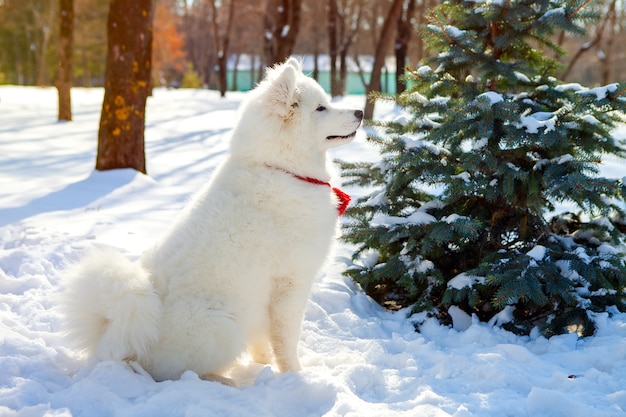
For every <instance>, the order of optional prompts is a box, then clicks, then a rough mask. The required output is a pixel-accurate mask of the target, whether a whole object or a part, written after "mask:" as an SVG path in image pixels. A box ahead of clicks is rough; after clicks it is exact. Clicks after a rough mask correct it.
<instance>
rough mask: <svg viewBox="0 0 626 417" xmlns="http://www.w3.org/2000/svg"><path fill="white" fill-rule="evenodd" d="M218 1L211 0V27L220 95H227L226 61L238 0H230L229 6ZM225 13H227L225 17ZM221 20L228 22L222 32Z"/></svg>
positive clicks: (223, 26)
mask: <svg viewBox="0 0 626 417" xmlns="http://www.w3.org/2000/svg"><path fill="white" fill-rule="evenodd" d="M216 3H217V1H216V0H211V11H212V16H211V27H212V28H213V43H214V44H215V49H216V52H217V68H218V79H219V88H220V96H222V97H225V96H226V90H227V89H228V78H227V77H226V75H227V74H226V73H227V68H226V63H227V61H228V46H229V45H230V33H231V30H232V27H233V19H234V18H235V3H236V0H229V2H228V6H226V5H225V4H224V2H220V3H221V5H220V6H219V7H218V6H217V5H216ZM218 9H219V13H218ZM224 14H226V16H225V17H224ZM220 20H225V21H226V24H225V25H222V31H221V32H222V33H220V25H219V23H218V22H220Z"/></svg>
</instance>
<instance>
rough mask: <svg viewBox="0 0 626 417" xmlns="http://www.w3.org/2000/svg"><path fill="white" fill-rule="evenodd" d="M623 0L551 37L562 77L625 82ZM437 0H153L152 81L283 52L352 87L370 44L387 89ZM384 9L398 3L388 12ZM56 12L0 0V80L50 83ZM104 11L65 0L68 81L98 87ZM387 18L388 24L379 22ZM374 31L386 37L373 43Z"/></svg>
mask: <svg viewBox="0 0 626 417" xmlns="http://www.w3.org/2000/svg"><path fill="white" fill-rule="evenodd" d="M129 1H132V0H129ZM625 2H626V1H625V0H620V1H617V0H612V1H604V0H601V1H595V2H589V1H587V2H585V3H590V4H589V6H590V7H594V8H596V9H597V10H598V11H599V12H600V14H601V19H600V20H599V21H598V22H597V23H593V24H590V26H589V27H588V33H587V35H586V36H585V37H584V38H579V37H575V36H572V35H569V34H567V33H563V34H559V35H557V36H558V38H557V39H555V40H556V41H557V42H558V43H559V44H560V45H562V46H563V48H565V49H566V50H567V51H568V54H567V55H566V56H564V57H563V58H561V62H562V64H563V72H562V77H561V78H562V79H563V80H565V81H572V82H579V83H582V84H584V85H596V84H607V83H609V82H611V81H615V80H624V79H626V28H625V25H626V19H625V10H624V6H625ZM398 3H399V4H398ZM437 3H438V1H436V0H155V2H154V4H153V7H152V12H153V17H154V26H153V28H154V29H153V31H154V32H153V35H154V38H153V64H152V83H153V85H154V86H159V85H164V86H168V87H205V88H212V89H220V79H219V78H220V77H219V75H218V74H219V73H220V71H219V67H220V60H222V64H223V65H225V66H226V68H227V71H226V72H225V74H226V78H227V81H226V86H225V88H226V89H227V90H248V89H250V88H252V87H253V86H254V85H255V84H256V83H257V82H258V81H259V79H260V77H262V75H263V71H264V68H265V67H266V66H267V65H271V64H273V63H274V62H277V61H280V60H282V59H283V58H284V56H283V55H284V54H291V53H293V54H298V55H303V56H305V66H306V69H307V71H309V72H310V73H311V74H312V76H314V77H315V78H316V79H318V80H319V81H320V83H322V85H324V86H325V88H327V89H328V91H329V92H331V93H332V94H333V95H340V94H343V93H362V92H364V91H365V85H366V84H367V83H368V82H369V77H370V73H371V69H372V63H373V60H374V56H375V55H376V53H377V48H378V49H380V48H382V49H383V53H384V55H385V56H386V59H385V60H384V64H383V66H382V70H381V71H382V75H381V79H382V82H381V87H380V88H381V89H382V90H384V91H389V92H392V93H393V92H395V91H396V88H397V87H396V81H395V74H396V73H398V70H397V68H399V69H400V70H399V71H400V73H401V72H402V68H404V66H405V65H410V66H416V65H417V63H418V62H419V60H420V59H421V58H423V57H424V54H425V53H427V52H426V51H424V48H423V45H422V42H421V39H420V38H419V37H418V36H417V34H416V33H415V31H414V29H413V27H414V26H415V25H418V24H421V23H423V22H424V16H426V14H427V11H428V10H429V9H430V8H432V7H433V6H435V5H436V4H437ZM394 6H398V7H397V9H398V10H399V12H397V13H395V14H394V13H392V11H393V9H394ZM59 10H60V8H59V2H58V1H54V0H0V84H2V83H4V84H7V83H8V84H18V85H38V86H45V85H53V84H54V81H55V78H56V76H57V72H58V67H59V62H58V61H59V58H58V57H59V41H58V38H59V20H60V11H59ZM108 10H109V1H106V0H74V45H73V56H74V59H73V74H72V84H73V85H74V86H83V87H92V86H102V85H103V84H104V78H105V77H104V75H105V66H106V53H107V50H106V48H107V34H106V22H107V13H108ZM388 20H393V22H387V24H385V23H386V21H388ZM384 36H387V37H388V38H390V39H389V42H382V43H381V40H382V39H383V38H384ZM392 40H393V41H392ZM278 41H280V42H278ZM394 45H395V48H394ZM379 46H380V48H379ZM333 58H334V59H333ZM396 62H398V63H399V65H396ZM331 80H333V81H331ZM398 88H401V87H398Z"/></svg>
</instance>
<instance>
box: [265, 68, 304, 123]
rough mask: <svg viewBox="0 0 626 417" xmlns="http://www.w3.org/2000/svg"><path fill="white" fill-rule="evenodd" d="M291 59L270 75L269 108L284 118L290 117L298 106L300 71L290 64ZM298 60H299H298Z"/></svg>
mask: <svg viewBox="0 0 626 417" xmlns="http://www.w3.org/2000/svg"><path fill="white" fill-rule="evenodd" d="M290 62H291V59H290V60H289V61H287V63H285V64H283V65H280V66H278V67H276V68H274V69H273V70H272V73H271V74H268V75H269V76H270V77H269V80H268V81H269V83H270V86H269V89H268V95H269V97H268V99H269V100H268V101H269V103H268V104H269V106H271V107H269V109H270V111H271V112H273V113H274V114H276V115H278V116H280V117H281V118H283V119H289V118H290V117H291V116H292V114H293V110H294V107H295V106H297V101H296V80H297V77H298V71H297V70H296V68H294V67H293V65H291V64H290ZM296 62H297V61H296Z"/></svg>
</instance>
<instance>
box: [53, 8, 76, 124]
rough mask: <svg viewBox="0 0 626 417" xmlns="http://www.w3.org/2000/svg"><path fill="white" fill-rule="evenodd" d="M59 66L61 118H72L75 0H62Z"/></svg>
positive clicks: (57, 84) (58, 80)
mask: <svg viewBox="0 0 626 417" xmlns="http://www.w3.org/2000/svg"><path fill="white" fill-rule="evenodd" d="M59 4H60V11H59V15H60V19H59V20H60V31H59V68H58V73H57V81H56V87H57V91H58V93H59V120H72V97H71V93H70V92H71V89H72V54H73V47H74V45H73V38H74V0H60V1H59Z"/></svg>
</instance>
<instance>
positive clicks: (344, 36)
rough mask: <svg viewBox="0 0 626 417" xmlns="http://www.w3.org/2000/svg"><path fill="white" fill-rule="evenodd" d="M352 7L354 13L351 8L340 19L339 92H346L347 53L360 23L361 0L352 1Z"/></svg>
mask: <svg viewBox="0 0 626 417" xmlns="http://www.w3.org/2000/svg"><path fill="white" fill-rule="evenodd" d="M352 7H354V8H356V13H355V12H354V10H352V13H351V15H350V16H346V15H345V13H344V14H343V16H341V17H342V19H341V26H340V27H341V30H340V33H341V34H340V39H341V43H340V45H339V68H340V70H339V71H340V77H341V82H340V88H341V94H344V93H345V92H346V84H347V79H348V53H349V52H350V47H351V46H352V43H353V42H354V40H355V39H356V37H357V33H358V30H359V27H360V25H361V16H362V11H363V0H361V1H359V2H354V3H353V4H352ZM346 28H347V29H346Z"/></svg>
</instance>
